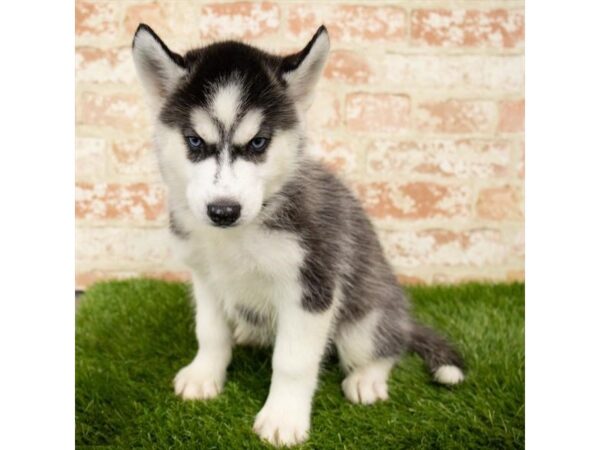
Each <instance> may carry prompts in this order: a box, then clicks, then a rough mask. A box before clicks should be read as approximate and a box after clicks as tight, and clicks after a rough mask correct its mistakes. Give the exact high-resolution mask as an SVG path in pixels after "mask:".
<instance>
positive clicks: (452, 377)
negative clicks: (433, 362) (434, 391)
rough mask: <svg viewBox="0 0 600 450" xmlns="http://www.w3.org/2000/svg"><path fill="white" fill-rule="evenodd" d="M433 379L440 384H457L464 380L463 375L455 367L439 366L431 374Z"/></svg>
mask: <svg viewBox="0 0 600 450" xmlns="http://www.w3.org/2000/svg"><path fill="white" fill-rule="evenodd" d="M433 379H434V380H435V381H437V382H438V383H441V384H458V383H461V382H462V381H463V380H464V379H465V375H464V373H463V372H462V370H460V369H459V368H458V367H456V366H452V365H445V366H440V367H439V368H438V369H437V370H436V371H435V373H434V374H433Z"/></svg>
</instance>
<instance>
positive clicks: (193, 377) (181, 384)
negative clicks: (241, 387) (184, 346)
mask: <svg viewBox="0 0 600 450" xmlns="http://www.w3.org/2000/svg"><path fill="white" fill-rule="evenodd" d="M174 384H175V393H176V394H177V395H180V396H181V397H182V398H183V399H184V400H208V399H209V398H214V397H216V396H217V395H219V393H220V392H221V391H222V390H223V385H224V384H225V376H224V375H217V374H215V373H213V372H212V371H210V370H207V368H206V367H205V365H204V364H198V363H196V362H192V363H191V364H190V365H188V366H185V367H184V368H183V369H181V370H180V371H179V373H178V374H177V375H176V376H175V380H174Z"/></svg>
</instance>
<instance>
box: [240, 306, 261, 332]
mask: <svg viewBox="0 0 600 450" xmlns="http://www.w3.org/2000/svg"><path fill="white" fill-rule="evenodd" d="M235 309H236V311H237V313H238V314H239V316H240V317H241V318H242V319H244V320H245V321H246V322H247V323H249V324H250V325H253V326H255V327H259V326H263V325H265V324H266V323H267V319H266V318H265V317H264V316H262V315H260V314H259V313H258V312H256V311H255V310H253V309H251V308H249V307H248V306H246V305H235Z"/></svg>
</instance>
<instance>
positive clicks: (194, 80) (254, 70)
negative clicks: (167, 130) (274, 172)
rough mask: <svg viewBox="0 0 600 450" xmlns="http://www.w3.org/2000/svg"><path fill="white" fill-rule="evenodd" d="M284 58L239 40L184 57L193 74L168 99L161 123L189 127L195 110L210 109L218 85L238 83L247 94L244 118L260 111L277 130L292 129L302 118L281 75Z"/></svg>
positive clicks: (215, 45)
mask: <svg viewBox="0 0 600 450" xmlns="http://www.w3.org/2000/svg"><path fill="white" fill-rule="evenodd" d="M282 59H283V58H282V57H279V56H275V55H270V54H268V53H265V52H263V51H261V50H259V49H257V48H254V47H252V46H249V45H246V44H242V43H240V42H235V41H226V42H218V43H214V44H211V45H208V46H206V47H203V48H199V49H195V50H191V51H189V52H187V53H186V54H185V55H184V57H183V60H184V64H185V66H186V67H187V68H188V69H189V75H188V76H186V77H184V79H183V80H182V81H181V82H180V84H179V85H178V86H177V88H176V89H175V91H174V92H173V93H172V94H171V95H170V96H169V98H168V99H167V101H166V103H165V105H164V107H163V109H162V111H161V114H160V120H161V121H162V122H163V123H165V124H166V125H168V126H172V127H175V128H180V127H181V126H182V124H189V123H190V114H191V112H192V110H193V109H194V108H198V107H201V108H206V109H208V108H207V107H208V104H209V103H210V100H211V98H212V95H213V94H214V89H215V86H221V85H225V84H227V83H228V82H231V81H236V82H238V83H239V84H240V91H241V92H242V93H243V98H242V99H241V105H240V111H239V114H240V116H242V115H244V114H245V112H247V111H248V109H250V108H258V109H261V110H262V112H263V116H264V118H265V122H266V123H269V124H270V126H272V127H273V129H279V130H286V129H289V128H292V127H293V126H295V125H296V124H297V122H298V117H297V115H296V110H295V107H294V104H293V101H292V99H290V98H289V97H288V95H287V92H286V89H285V82H284V81H283V79H282V78H281V76H280V73H279V68H280V65H281V61H282Z"/></svg>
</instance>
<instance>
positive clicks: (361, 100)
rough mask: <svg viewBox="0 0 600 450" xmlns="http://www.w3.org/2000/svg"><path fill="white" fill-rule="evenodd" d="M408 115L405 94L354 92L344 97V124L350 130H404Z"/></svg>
mask: <svg viewBox="0 0 600 450" xmlns="http://www.w3.org/2000/svg"><path fill="white" fill-rule="evenodd" d="M409 115H410V99H409V98H408V96H406V95H392V94H368V93H354V94H348V96H347V97H346V125H347V126H348V128H349V129H351V130H357V131H383V132H396V133H402V132H406V131H407V130H408V127H409V120H410V117H409Z"/></svg>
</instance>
